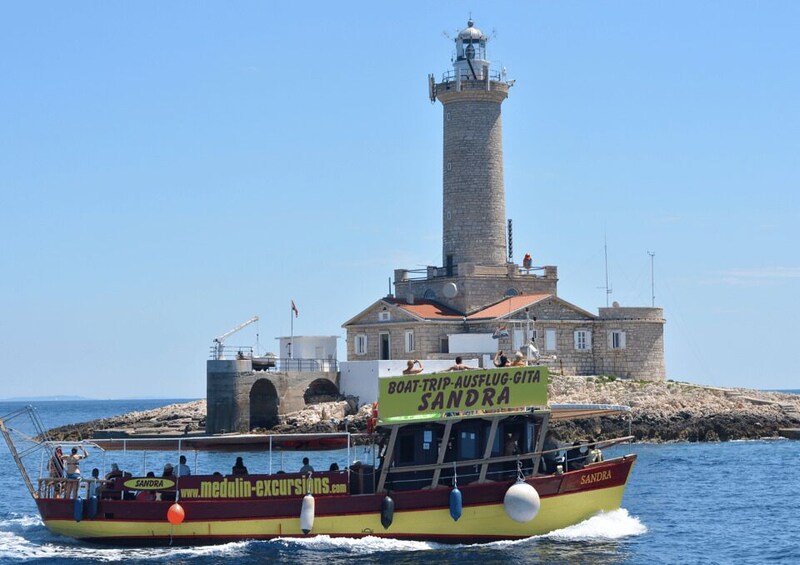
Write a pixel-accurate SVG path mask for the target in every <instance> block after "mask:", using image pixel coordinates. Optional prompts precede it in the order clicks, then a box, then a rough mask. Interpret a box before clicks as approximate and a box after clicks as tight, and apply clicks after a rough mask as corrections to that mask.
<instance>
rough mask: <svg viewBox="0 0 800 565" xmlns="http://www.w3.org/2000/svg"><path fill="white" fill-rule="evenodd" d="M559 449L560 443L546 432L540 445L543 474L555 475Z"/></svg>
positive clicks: (552, 434) (553, 435)
mask: <svg viewBox="0 0 800 565" xmlns="http://www.w3.org/2000/svg"><path fill="white" fill-rule="evenodd" d="M560 448H561V443H560V442H559V441H558V438H557V437H556V435H555V434H554V433H553V432H551V431H548V432H547V435H546V436H544V444H543V445H542V451H544V453H543V454H542V463H543V464H544V469H543V471H544V472H545V473H555V472H556V467H557V466H558V461H559V458H560V452H559V451H558V450H559V449H560Z"/></svg>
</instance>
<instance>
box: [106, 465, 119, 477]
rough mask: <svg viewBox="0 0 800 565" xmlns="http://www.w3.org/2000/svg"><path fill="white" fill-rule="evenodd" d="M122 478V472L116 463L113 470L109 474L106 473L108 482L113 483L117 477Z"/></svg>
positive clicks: (112, 466) (112, 467)
mask: <svg viewBox="0 0 800 565" xmlns="http://www.w3.org/2000/svg"><path fill="white" fill-rule="evenodd" d="M121 476H122V471H120V470H119V465H117V464H116V463H112V464H111V470H110V471H109V472H108V473H106V480H107V481H113V480H114V479H116V478H117V477H121Z"/></svg>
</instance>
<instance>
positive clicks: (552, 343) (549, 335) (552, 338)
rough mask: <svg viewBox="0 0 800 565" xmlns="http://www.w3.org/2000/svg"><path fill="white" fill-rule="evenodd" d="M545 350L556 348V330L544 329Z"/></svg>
mask: <svg viewBox="0 0 800 565" xmlns="http://www.w3.org/2000/svg"><path fill="white" fill-rule="evenodd" d="M544 350H545V351H555V350H556V330H544Z"/></svg>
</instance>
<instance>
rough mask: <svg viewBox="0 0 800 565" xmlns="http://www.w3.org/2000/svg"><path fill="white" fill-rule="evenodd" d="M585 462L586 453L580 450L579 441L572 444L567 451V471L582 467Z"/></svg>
mask: <svg viewBox="0 0 800 565" xmlns="http://www.w3.org/2000/svg"><path fill="white" fill-rule="evenodd" d="M585 464H586V454H585V453H583V452H582V451H581V442H579V441H576V442H575V443H573V444H572V449H570V450H569V451H567V471H577V470H579V469H583V467H584V466H585Z"/></svg>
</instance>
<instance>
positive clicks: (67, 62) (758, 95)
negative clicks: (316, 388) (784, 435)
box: [0, 1, 800, 397]
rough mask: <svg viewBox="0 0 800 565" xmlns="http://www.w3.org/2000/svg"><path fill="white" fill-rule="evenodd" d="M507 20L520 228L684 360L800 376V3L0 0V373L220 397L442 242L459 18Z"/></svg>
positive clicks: (497, 48)
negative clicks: (246, 324)
mask: <svg viewBox="0 0 800 565" xmlns="http://www.w3.org/2000/svg"><path fill="white" fill-rule="evenodd" d="M470 11H471V12H472V16H473V17H474V19H475V22H476V26H477V27H479V28H481V29H483V30H484V31H485V32H486V33H492V30H494V39H493V40H492V41H491V42H490V45H489V54H490V57H491V59H492V60H493V61H494V62H495V63H497V64H499V65H503V66H505V67H507V69H508V73H509V78H513V79H516V85H515V86H514V87H513V88H512V91H511V95H510V98H509V100H508V101H507V102H506V103H505V104H504V106H503V113H504V115H503V128H504V144H505V173H506V204H507V215H508V216H509V217H511V218H513V220H514V249H515V254H516V255H518V256H519V257H521V256H522V255H523V254H524V253H525V252H530V253H531V254H532V255H533V257H534V262H535V263H536V264H538V265H544V264H547V265H557V266H558V268H559V276H560V284H559V294H560V296H561V297H562V298H564V299H566V300H568V301H570V302H573V303H575V304H577V305H579V306H581V307H583V308H585V309H587V310H590V311H595V312H596V308H597V307H598V306H603V305H605V299H606V297H605V292H604V290H603V289H602V288H601V287H603V285H604V267H603V241H604V237H605V238H607V241H608V254H609V270H610V277H611V286H612V288H613V294H612V295H611V299H612V300H617V301H619V302H620V303H621V304H622V305H649V304H650V259H649V257H648V255H647V251H648V250H649V251H654V252H655V253H656V255H655V294H656V304H657V305H659V306H663V307H664V308H665V315H666V318H667V326H666V336H665V341H666V361H667V371H668V376H669V377H670V378H673V379H679V380H689V381H693V382H699V383H707V384H717V385H742V386H745V385H748V386H754V387H759V388H797V387H798V386H800V385H798V383H800V379H798V377H797V369H796V367H795V365H794V361H795V358H794V355H793V353H794V343H793V342H794V337H793V336H794V335H795V334H796V333H797V330H796V326H797V321H798V318H799V317H800V306H798V303H799V301H798V299H797V291H798V289H799V288H800V252H799V251H798V247H797V239H798V238H797V233H798V230H797V225H798V224H799V223H800V203H799V202H798V190H797V189H798V184H799V181H800V165H798V154H800V147H798V145H800V106H799V105H798V103H797V100H800V78H798V77H800V75H798V72H797V69H798V68H799V67H800V41H798V40H797V22H798V20H799V19H800V5H798V4H797V3H794V2H779V1H778V2H770V3H756V2H735V1H734V2H706V3H696V2H673V3H669V4H662V5H658V4H655V3H640V2H622V1H620V2H604V3H598V2H525V3H522V2H520V3H502V4H500V3H496V4H495V5H494V6H491V7H490V6H488V5H487V4H486V3H484V4H483V5H480V6H470V5H469V4H467V3H464V2H452V1H451V2H435V3H433V2H405V3H403V4H402V5H395V6H391V5H388V4H383V3H374V2H354V3H346V4H341V3H328V2H320V3H312V2H301V3H293V4H291V5H290V4H289V3H264V2H236V3H221V2H219V3H208V2H169V3H165V2H137V3H107V2H96V3H89V2H86V3H80V4H64V3H60V2H51V3H46V2H39V3H21V2H19V3H6V4H4V5H3V7H2V8H0V49H2V52H3V53H4V56H3V57H2V58H0V84H2V104H0V238H1V240H2V248H1V249H0V347H1V348H2V353H3V387H2V389H3V390H2V393H0V396H4V397H7V396H17V395H35V394H80V395H84V396H93V397H127V396H165V397H187V396H197V397H200V396H204V394H205V360H206V358H207V356H208V348H209V346H210V345H211V340H212V339H213V337H214V336H216V335H219V334H221V333H223V332H224V331H226V330H227V329H229V328H231V327H234V326H235V325H237V324H238V323H240V322H242V321H244V320H246V319H247V318H249V317H250V316H251V315H253V314H258V315H259V316H260V317H261V321H260V322H259V324H258V326H255V327H251V328H249V329H248V330H247V331H243V332H241V333H240V334H238V335H237V336H236V337H235V338H231V341H229V343H231V344H244V345H252V344H254V343H255V339H256V337H255V334H256V332H258V334H259V343H260V345H261V349H262V350H276V349H277V344H276V342H275V340H274V338H275V337H276V336H279V335H288V333H289V320H290V317H289V315H290V310H289V304H290V300H291V299H294V300H295V302H296V303H297V305H298V307H299V308H300V317H299V318H298V319H297V320H296V323H295V334H298V335H342V336H344V332H343V330H342V329H341V324H342V323H343V322H345V321H346V320H348V319H349V318H350V317H352V316H353V315H355V314H356V313H358V312H359V311H360V310H361V309H363V308H364V307H366V306H367V305H369V304H370V303H371V302H373V301H374V300H376V299H377V298H379V297H381V296H383V295H385V294H386V292H387V289H388V279H389V277H390V276H392V273H393V269H395V268H419V267H420V266H424V265H428V264H440V263H441V159H442V155H441V108H440V107H439V106H438V105H437V106H433V105H431V103H430V102H429V100H428V98H427V87H426V77H427V74H428V73H429V72H433V73H435V74H436V75H437V76H441V73H442V72H444V71H446V70H447V69H448V68H449V66H450V55H451V52H452V44H451V43H450V41H449V40H448V39H446V38H445V37H444V35H443V32H448V33H450V34H452V33H453V32H456V31H457V30H458V29H460V28H461V27H463V26H464V25H465V23H466V20H467V18H468V16H469V13H470Z"/></svg>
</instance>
